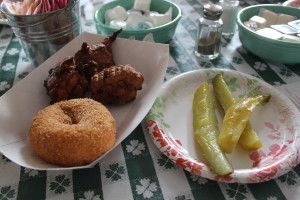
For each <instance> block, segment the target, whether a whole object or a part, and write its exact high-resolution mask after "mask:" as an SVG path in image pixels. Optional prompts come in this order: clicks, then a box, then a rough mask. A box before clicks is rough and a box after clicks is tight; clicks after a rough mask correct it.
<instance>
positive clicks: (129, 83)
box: [90, 65, 144, 105]
mask: <svg viewBox="0 0 300 200" xmlns="http://www.w3.org/2000/svg"><path fill="white" fill-rule="evenodd" d="M143 82H144V77H143V75H142V74H141V73H140V72H137V71H135V69H134V68H133V67H131V66H130V65H116V66H112V67H109V68H105V69H103V70H102V71H101V72H98V73H96V74H95V75H94V76H93V77H92V78H91V83H90V87H91V94H92V98H93V99H95V100H96V101H99V102H101V103H103V104H105V105H108V104H125V103H128V102H130V101H133V100H134V99H135V98H136V95H137V90H141V89H142V84H143Z"/></svg>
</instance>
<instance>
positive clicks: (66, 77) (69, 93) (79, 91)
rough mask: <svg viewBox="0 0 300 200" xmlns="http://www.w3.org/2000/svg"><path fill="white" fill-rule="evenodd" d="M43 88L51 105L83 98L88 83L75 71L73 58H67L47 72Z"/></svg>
mask: <svg viewBox="0 0 300 200" xmlns="http://www.w3.org/2000/svg"><path fill="white" fill-rule="evenodd" d="M44 86H45V87H46V90H47V94H48V95H49V96H50V97H51V102H50V103H51V104H53V103H55V102H58V101H62V100H68V99H73V98H81V97H84V95H85V93H86V91H87V90H88V87H89V83H88V81H87V79H86V77H85V76H83V75H81V74H80V73H79V71H78V70H77V69H76V67H75V65H74V60H73V57H68V58H65V59H64V60H63V61H61V62H60V63H58V64H57V65H56V67H54V68H52V69H50V70H49V76H48V77H47V79H46V80H45V81H44Z"/></svg>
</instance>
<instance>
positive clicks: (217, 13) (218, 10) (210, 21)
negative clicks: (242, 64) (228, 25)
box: [194, 4, 223, 59]
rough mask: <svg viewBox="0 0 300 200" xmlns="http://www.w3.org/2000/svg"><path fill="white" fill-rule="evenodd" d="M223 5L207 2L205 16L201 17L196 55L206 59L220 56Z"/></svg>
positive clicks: (204, 9) (204, 10) (204, 8)
mask: <svg viewBox="0 0 300 200" xmlns="http://www.w3.org/2000/svg"><path fill="white" fill-rule="evenodd" d="M221 15H222V7H221V6H220V5H216V4H206V5H204V7H203V16H202V18H200V19H199V22H198V30H197V36H196V37H197V38H196V44H195V51H194V53H195V55H196V56H197V57H201V58H204V59H214V58H217V57H218V56H219V52H220V47H221V37H222V27H223V22H222V19H221Z"/></svg>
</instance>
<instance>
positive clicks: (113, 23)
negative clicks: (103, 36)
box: [109, 20, 127, 28]
mask: <svg viewBox="0 0 300 200" xmlns="http://www.w3.org/2000/svg"><path fill="white" fill-rule="evenodd" d="M109 26H111V27H114V28H126V26H127V23H126V22H125V21H123V20H112V21H110V23H109Z"/></svg>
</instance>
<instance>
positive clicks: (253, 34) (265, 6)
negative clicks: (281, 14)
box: [237, 4, 300, 46]
mask: <svg viewBox="0 0 300 200" xmlns="http://www.w3.org/2000/svg"><path fill="white" fill-rule="evenodd" d="M254 7H260V8H268V7H285V8H286V9H291V10H299V9H298V8H294V7H288V6H282V5H275V4H259V5H253V6H248V7H245V8H243V9H241V10H240V11H239V12H238V14H237V23H238V26H239V27H240V28H242V29H244V30H247V31H249V34H251V35H252V36H254V37H255V38H258V39H261V40H265V41H266V42H273V43H274V42H278V44H284V45H292V46H294V45H295V44H296V45H297V44H299V45H300V43H297V42H290V41H284V40H277V39H272V38H268V37H265V36H261V35H259V34H257V33H256V32H255V31H252V30H250V29H249V28H247V27H246V26H245V25H244V23H243V22H242V21H241V19H240V16H241V14H243V12H245V10H248V9H252V8H254Z"/></svg>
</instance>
